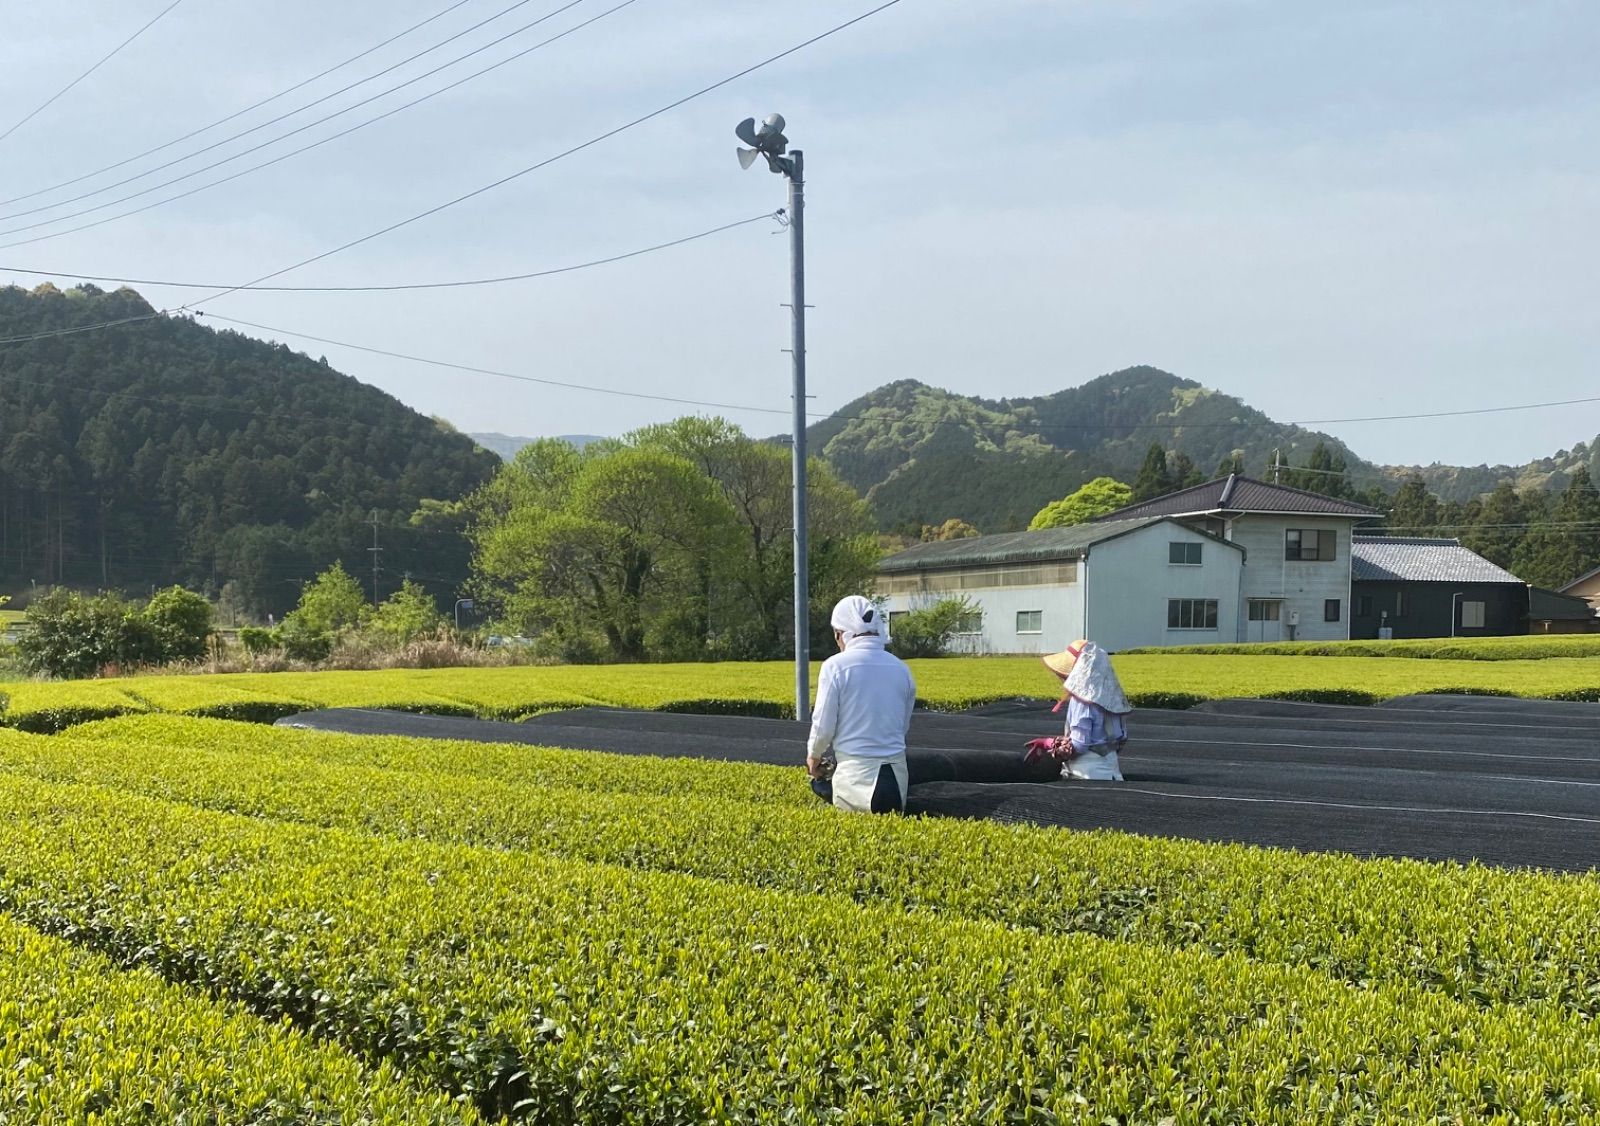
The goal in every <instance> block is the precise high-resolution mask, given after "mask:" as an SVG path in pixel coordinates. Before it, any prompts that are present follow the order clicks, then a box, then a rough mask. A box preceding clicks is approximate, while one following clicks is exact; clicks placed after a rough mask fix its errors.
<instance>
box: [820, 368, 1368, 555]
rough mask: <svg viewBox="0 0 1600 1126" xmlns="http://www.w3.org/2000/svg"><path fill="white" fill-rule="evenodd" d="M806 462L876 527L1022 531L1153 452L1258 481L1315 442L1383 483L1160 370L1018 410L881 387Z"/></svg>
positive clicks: (1111, 378)
mask: <svg viewBox="0 0 1600 1126" xmlns="http://www.w3.org/2000/svg"><path fill="white" fill-rule="evenodd" d="M807 433H808V435H809V437H810V442H811V449H812V450H813V451H814V452H815V453H816V454H817V455H818V456H820V457H822V458H823V459H824V460H826V461H827V462H828V463H829V464H830V465H831V466H832V467H833V468H834V469H835V470H836V471H837V472H838V473H839V474H840V475H841V476H842V477H844V479H845V480H847V481H849V482H850V483H851V484H852V485H854V486H855V487H856V488H857V489H860V490H861V491H862V492H863V493H865V494H866V496H867V497H868V499H869V500H871V502H872V504H873V507H874V509H875V510H876V512H877V515H878V521H879V524H880V526H882V527H884V528H886V529H890V528H902V527H909V526H912V525H921V524H938V523H942V522H943V521H944V520H946V519H948V518H950V517H959V518H960V519H962V520H965V521H967V522H968V523H970V524H973V525H975V526H976V527H977V528H979V529H980V530H981V531H984V532H1001V531H1010V530H1015V529H1019V528H1025V527H1027V525H1028V521H1029V519H1031V518H1032V516H1033V514H1034V513H1035V512H1037V511H1038V510H1039V509H1040V508H1042V507H1044V505H1045V504H1047V503H1049V502H1050V501H1052V500H1059V499H1060V498H1061V497H1063V496H1065V495H1066V494H1068V493H1070V492H1072V491H1073V490H1075V489H1077V488H1078V487H1079V486H1080V485H1082V484H1084V483H1085V482H1087V481H1089V480H1092V479H1093V478H1095V477H1099V476H1112V477H1116V478H1119V479H1120V480H1124V481H1129V482H1131V481H1133V480H1134V478H1135V477H1136V476H1137V475H1138V472H1139V465H1140V463H1141V462H1142V461H1143V460H1144V457H1145V454H1146V452H1147V451H1148V450H1149V447H1150V445H1151V443H1152V442H1160V443H1161V444H1162V445H1164V446H1166V447H1167V448H1168V449H1170V450H1173V451H1175V452H1177V453H1181V454H1184V455H1187V456H1188V457H1189V458H1190V459H1191V460H1192V461H1193V462H1194V464H1195V466H1196V468H1197V469H1198V470H1199V471H1200V473H1201V474H1202V475H1204V476H1206V477H1209V476H1211V474H1212V472H1213V471H1214V470H1215V469H1216V468H1217V466H1218V465H1219V464H1220V463H1221V462H1222V461H1223V460H1224V459H1226V458H1231V457H1239V458H1241V459H1242V463H1243V464H1244V466H1245V469H1246V471H1247V472H1251V473H1256V474H1264V473H1266V472H1267V468H1268V466H1269V465H1270V464H1271V461H1272V457H1273V453H1274V451H1275V450H1276V451H1281V453H1282V456H1283V458H1284V461H1285V463H1286V464H1287V463H1289V462H1293V463H1294V464H1297V465H1299V464H1304V463H1305V461H1306V460H1307V458H1308V457H1309V455H1310V453H1311V450H1312V449H1313V448H1314V447H1315V446H1316V445H1317V443H1318V442H1323V443H1326V445H1327V446H1328V448H1329V449H1330V450H1331V451H1333V452H1334V453H1335V454H1338V455H1342V456H1343V457H1344V458H1345V460H1346V463H1347V466H1348V468H1349V470H1350V472H1351V474H1352V475H1353V476H1354V477H1355V478H1356V479H1358V480H1360V479H1361V478H1363V477H1367V478H1370V477H1372V476H1373V475H1376V474H1378V473H1379V472H1380V470H1379V467H1377V466H1375V465H1373V464H1372V463H1370V462H1367V461H1363V460H1362V459H1360V458H1358V457H1356V456H1355V455H1354V454H1353V453H1351V452H1350V450H1349V449H1348V448H1347V447H1346V446H1345V445H1344V444H1343V443H1342V442H1340V441H1339V440H1338V439H1336V438H1333V437H1331V436H1329V435H1327V434H1321V433H1317V432H1315V431H1309V430H1305V429H1302V428H1301V427H1298V426H1290V425H1285V424H1283V423H1279V422H1274V421H1273V420H1272V419H1271V418H1268V417H1267V416H1266V415H1264V414H1262V413H1261V412H1260V411H1258V410H1255V409H1254V408H1252V407H1249V406H1247V405H1246V404H1245V403H1243V402H1241V401H1240V400H1238V399H1236V398H1234V397H1233V396H1231V395H1224V394H1222V393H1221V392H1218V391H1213V390H1210V389H1209V388H1206V387H1202V386H1201V385H1200V384H1198V383H1196V382H1194V381H1193V380H1189V379H1180V378H1179V377H1177V376H1175V375H1172V374H1170V373H1168V372H1164V371H1161V370H1159V369H1157V368H1153V367H1133V368H1128V369H1126V370H1124V371H1118V372H1113V373H1111V374H1110V375H1103V376H1101V377H1099V378H1098V379H1093V380H1090V381H1089V382H1088V383H1085V384H1083V385H1082V386H1080V387H1071V388H1067V389H1066V390H1063V391H1058V392H1056V393H1054V394H1051V395H1043V396H1039V397H1036V398H1023V399H995V400H990V399H982V398H976V397H971V396H964V395H956V394H952V393H951V392H949V391H943V390H940V389H938V388H935V387H929V386H927V385H926V384H923V383H919V382H917V381H916V380H910V379H907V380H899V381H897V382H894V383H890V384H888V385H886V386H884V387H880V388H878V389H877V390H875V391H872V392H870V393H869V394H867V395H863V396H862V397H861V398H859V399H857V400H855V401H854V402H852V403H850V404H848V405H846V406H845V407H843V408H841V409H840V410H839V411H838V412H837V413H836V414H835V415H833V416H832V417H830V418H827V419H824V420H822V421H821V422H818V423H817V424H816V425H814V426H812V427H811V428H810V429H809V430H808V432H807Z"/></svg>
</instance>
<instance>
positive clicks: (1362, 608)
mask: <svg viewBox="0 0 1600 1126" xmlns="http://www.w3.org/2000/svg"><path fill="white" fill-rule="evenodd" d="M1356 617H1358V618H1370V617H1372V595H1370V594H1358V595H1356Z"/></svg>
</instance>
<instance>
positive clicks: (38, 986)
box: [0, 917, 478, 1126]
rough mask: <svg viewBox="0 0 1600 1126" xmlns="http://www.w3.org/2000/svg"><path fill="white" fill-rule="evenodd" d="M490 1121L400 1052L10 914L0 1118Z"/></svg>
mask: <svg viewBox="0 0 1600 1126" xmlns="http://www.w3.org/2000/svg"><path fill="white" fill-rule="evenodd" d="M476 1121H478V1119H477V1116H476V1115H474V1114H473V1113H472V1111H471V1110H470V1108H467V1107H462V1106H458V1105H452V1104H451V1103H450V1101H449V1100H448V1099H447V1098H446V1097H445V1096H443V1095H440V1094H437V1093H435V1094H432V1095H426V1094H423V1093H421V1092H418V1091H415V1090H413V1089H412V1088H410V1087H409V1086H408V1085H407V1084H406V1083H404V1082H403V1081H402V1080H401V1079H399V1078H398V1077H397V1076H396V1075H395V1074H394V1072H393V1069H392V1067H391V1066H390V1065H388V1064H384V1065H381V1066H379V1067H376V1068H364V1067H362V1066H361V1065H360V1064H358V1063H357V1062H356V1061H355V1060H354V1059H352V1058H351V1057H350V1056H349V1055H347V1054H346V1053H344V1052H342V1051H340V1050H339V1049H337V1048H336V1047H333V1046H330V1045H326V1044H317V1043H315V1042H313V1041H312V1040H311V1039H310V1038H308V1037H306V1036H305V1035H303V1034H301V1033H299V1032H296V1031H294V1030H293V1029H291V1028H287V1027H284V1026H282V1025H278V1024H268V1023H265V1022H263V1021H261V1020H258V1019H257V1018H255V1017H253V1016H251V1015H250V1014H249V1013H247V1012H244V1011H243V1010H241V1009H239V1008H237V1007H236V1006H233V1005H218V1004H213V1003H211V1002H209V1001H207V1000H205V999H204V998H203V997H200V996H197V995H195V994H194V993H192V992H190V991H188V990H185V989H180V988H176V987H174V986H172V985H170V984H168V983H166V982H164V981H162V980H161V978H160V977H159V976H158V975H156V974H155V973H152V972H151V971H149V970H142V969H141V970H134V971H132V972H127V973H124V972H120V971H118V969H117V968H116V966H115V965H113V964H112V963H111V962H110V961H109V960H107V959H106V958H104V957H101V956H99V955H96V954H93V953H90V952H88V951H85V950H82V949H79V948H77V947H74V946H72V945H70V944H68V943H66V942H63V941H61V940H60V939H55V938H46V937H45V936H43V935H41V934H39V933H37V932H35V931H32V930H29V929H28V928H26V927H23V926H20V925H19V924H17V923H16V922H13V921H11V920H9V919H6V918H3V917H0V1122H15V1123H18V1124H19V1126H20V1124H23V1123H26V1124H28V1126H77V1124H81V1123H89V1122H93V1123H99V1124H102V1126H122V1124H126V1126H133V1124H135V1123H138V1124H147V1123H157V1122H167V1123H184V1122H189V1123H197V1124H198V1123H208V1122H219V1123H220V1122H236V1123H257V1124H262V1126H265V1124H269V1123H281V1124H284V1126H288V1124H289V1123H309V1124H319V1126H335V1124H338V1126H366V1124H380V1123H381V1124H385V1126H387V1124H389V1123H396V1124H411V1123H415V1124H418V1126H421V1124H424V1123H426V1124H438V1126H444V1124H446V1123H471V1122H476Z"/></svg>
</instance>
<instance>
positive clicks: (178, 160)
mask: <svg viewBox="0 0 1600 1126" xmlns="http://www.w3.org/2000/svg"><path fill="white" fill-rule="evenodd" d="M532 2H533V0H514V2H513V3H512V4H511V6H510V7H508V8H502V9H501V10H500V11H498V12H496V13H495V14H494V15H492V16H489V17H488V18H487V19H483V20H480V21H478V22H477V23H475V24H473V25H472V26H471V27H469V28H466V29H465V30H463V31H458V32H456V33H455V34H454V35H452V36H450V38H448V39H445V40H443V41H441V42H439V43H435V44H434V45H433V46H431V47H425V48H423V49H422V50H421V51H418V52H417V53H416V54H414V55H408V56H407V57H405V58H403V59H401V60H400V61H399V62H397V63H391V64H390V65H389V66H386V67H384V68H383V69H382V70H380V71H378V72H377V73H376V74H369V75H368V76H367V77H365V78H360V79H357V80H356V81H354V82H352V83H350V84H349V85H348V86H341V87H339V89H337V90H334V91H332V92H331V93H328V94H324V95H322V96H321V97H320V98H316V99H314V100H312V101H309V102H307V103H306V104H305V105H303V106H298V107H296V108H295V109H292V110H289V111H288V112H286V113H280V114H279V115H278V116H277V117H272V118H268V119H267V120H266V121H263V122H260V123H259V124H256V125H252V126H250V128H248V129H245V130H243V131H241V132H238V133H234V134H232V135H231V136H227V137H224V138H222V139H221V140H220V141H213V142H211V143H210V144H209V145H205V146H203V147H202V148H198V149H195V150H194V151H193V152H190V153H185V154H184V155H182V156H177V157H173V158H172V159H171V160H169V161H167V162H166V163H165V164H158V165H156V166H155V167H154V168H149V169H146V170H145V171H143V172H139V173H136V174H134V175H133V176H130V177H128V178H127V179H125V180H118V181H116V182H115V183H112V184H107V185H105V187H102V188H95V189H94V190H93V191H90V192H86V193H84V194H83V195H78V196H73V197H72V198H70V199H63V200H57V201H56V202H55V203H47V204H43V205H41V206H39V207H34V208H31V209H29V210H27V211H18V212H15V213H13V214H10V215H0V221H9V220H12V219H19V218H21V217H22V216H24V215H32V214H34V213H36V212H39V211H49V210H52V209H53V208H57V207H65V206H66V205H67V204H69V203H76V202H78V201H79V200H84V199H88V198H89V197H90V196H96V195H99V194H101V193H102V192H109V191H111V190H112V189H113V188H120V187H122V186H123V185H125V184H131V183H133V182H134V181H135V180H142V179H144V177H146V176H151V175H154V174H155V173H157V172H161V171H164V170H166V169H168V168H171V167H172V166H173V165H175V164H182V163H183V162H184V161H186V160H192V159H194V158H195V157H197V156H200V155H201V154H202V153H208V152H210V151H211V150H212V149H215V148H220V147H221V146H222V145H226V144H228V143H230V142H232V141H237V140H241V139H243V138H245V137H248V136H249V135H250V134H252V133H255V132H259V131H260V130H262V129H265V128H267V127H268V126H269V125H276V124H277V123H278V122H280V121H285V120H287V119H288V118H291V117H293V116H294V115H295V114H297V113H304V112H305V111H306V110H308V109H310V108H311V107H312V106H317V105H321V104H322V103H323V102H326V101H328V100H330V99H332V98H337V97H338V96H339V95H340V94H346V93H349V92H350V91H351V90H354V89H355V88H356V87H358V86H363V85H365V84H366V83H368V82H371V81H373V80H374V79H377V78H382V77H383V76H384V75H385V74H389V73H390V72H392V71H394V70H397V69H399V68H400V67H403V66H405V65H406V64H407V63H411V62H415V61H416V60H417V59H420V58H422V56H424V55H427V54H431V53H432V52H434V51H437V50H438V49H439V48H440V47H443V46H445V45H446V44H448V43H452V42H454V41H455V40H457V39H460V38H461V37H462V36H463V35H470V34H471V33H472V32H474V31H477V30H478V29H479V28H480V27H483V26H484V25H485V24H489V23H493V22H494V21H495V20H497V19H500V18H501V17H502V16H505V15H507V14H509V13H511V12H514V11H516V10H517V9H518V8H521V7H523V6H524V5H527V4H530V3H532ZM574 2H580V0H574ZM569 7H570V5H569ZM545 18H549V17H545ZM530 26H531V25H530ZM518 30H519V31H526V30H527V28H526V27H523V28H520V29H518ZM512 34H516V32H513V33H512ZM495 42H499V40H496V41H495ZM485 46H486V47H487V46H493V44H492V43H491V44H485ZM479 49H480V50H482V49H483V48H479ZM455 61H457V62H459V61H460V60H459V59H458V60H455ZM445 65H446V66H449V65H450V64H449V63H446V64H445ZM429 73H432V72H431V71H430V72H429ZM419 77H426V75H420V76H419ZM412 81H415V79H413V80H412ZM395 89H398V87H396V88H395ZM385 92H386V93H387V92H388V91H385ZM375 96H377V97H381V96H382V95H381V94H380V95H375ZM368 100H369V101H370V100H371V99H368ZM364 104H366V103H364V102H360V103H357V105H364ZM353 108H355V107H354V106H352V107H348V108H347V109H345V110H340V111H339V113H346V112H348V110H349V109H353ZM331 116H334V117H337V116H338V114H333V115H331ZM326 120H328V118H320V119H318V121H313V122H312V123H311V124H310V125H304V126H301V127H300V129H298V130H296V131H295V132H300V131H301V130H304V129H309V128H311V127H312V126H313V125H317V124H320V122H321V121H326ZM293 135H294V134H293V133H286V134H284V136H288V137H292V136H293ZM278 139H279V140H282V138H281V137H280V138H278ZM271 143H272V142H271V141H267V142H264V144H271ZM261 147H262V146H261V145H257V146H256V148H261ZM255 151H256V149H247V150H245V152H243V153H236V154H235V155H234V156H233V157H229V158H228V159H229V160H232V159H235V158H237V157H239V156H244V155H246V154H247V153H251V152H255ZM218 163H222V164H225V163H227V161H226V160H224V161H220V162H218ZM215 167H217V165H216V164H211V165H207V166H206V168H215ZM206 168H202V169H198V170H196V171H195V172H191V173H188V175H191V176H194V175H198V174H199V173H200V172H204V171H206ZM182 178H183V177H179V179H182ZM174 183H177V180H169V181H167V184H174ZM165 186H166V185H165V184H162V185H157V187H156V188H149V189H146V190H148V191H156V190H158V189H159V188H160V187H165ZM137 194H139V193H134V195H137ZM133 198H134V196H133V195H129V196H124V197H123V198H122V199H119V200H114V201H112V203H107V204H102V205H101V206H102V207H112V206H115V205H116V204H117V203H121V202H123V200H127V199H133ZM93 210H96V209H95V208H88V209H87V210H84V211H77V212H74V213H73V214H72V215H62V216H59V217H58V218H57V219H55V220H50V221H51V222H61V221H64V220H67V219H72V218H75V217H76V216H78V215H87V214H88V213H89V212H90V211H93ZM40 225H41V224H38V223H35V224H33V226H40ZM16 229H17V230H27V229H28V228H26V227H18V228H16ZM0 233H10V232H0Z"/></svg>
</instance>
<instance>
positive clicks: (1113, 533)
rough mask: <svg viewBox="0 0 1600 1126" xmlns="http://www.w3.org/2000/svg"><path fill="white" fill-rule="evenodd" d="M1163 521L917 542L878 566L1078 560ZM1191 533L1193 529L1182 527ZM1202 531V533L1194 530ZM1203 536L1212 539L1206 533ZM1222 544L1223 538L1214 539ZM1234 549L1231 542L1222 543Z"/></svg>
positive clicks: (917, 568) (884, 568)
mask: <svg viewBox="0 0 1600 1126" xmlns="http://www.w3.org/2000/svg"><path fill="white" fill-rule="evenodd" d="M1165 522H1168V521H1167V520H1166V518H1165V517H1161V516H1151V517H1146V518H1144V519H1142V520H1108V521H1105V522H1103V523H1090V524H1074V525H1072V526H1071V527H1069V528H1045V529H1043V530H1041V531H1037V532H1006V533H1004V534H1002V535H996V536H976V537H973V538H970V539H964V540H940V541H938V542H937V543H919V544H916V545H914V546H912V547H908V548H906V549H905V550H904V551H901V552H898V553H897V554H894V555H891V556H889V557H888V558H887V559H885V560H883V562H881V563H879V564H878V570H879V571H880V572H882V573H885V574H893V573H895V572H898V571H932V570H940V569H942V568H947V567H976V566H987V565H991V564H995V563H1038V562H1045V561H1049V560H1057V559H1079V558H1081V557H1082V556H1084V555H1086V554H1087V553H1088V551H1089V548H1091V547H1092V546H1094V545H1095V544H1097V543H1104V542H1105V541H1107V540H1114V539H1116V538H1117V537H1118V536H1125V535H1127V534H1128V533H1129V532H1137V531H1138V530H1139V529H1140V528H1145V527H1149V526H1150V525H1151V524H1160V523H1165ZM1184 530H1185V531H1189V532H1193V531H1194V529H1193V528H1185V529H1184ZM1199 534H1200V535H1205V533H1204V532H1201V533H1199ZM1206 538H1207V539H1217V537H1215V536H1206ZM1217 542H1218V543H1224V542H1226V541H1224V540H1217ZM1228 546H1229V547H1231V548H1234V549H1236V550H1238V551H1243V550H1244V549H1243V548H1241V547H1239V545H1237V544H1232V543H1230V544H1228Z"/></svg>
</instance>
